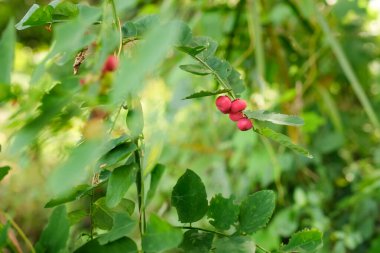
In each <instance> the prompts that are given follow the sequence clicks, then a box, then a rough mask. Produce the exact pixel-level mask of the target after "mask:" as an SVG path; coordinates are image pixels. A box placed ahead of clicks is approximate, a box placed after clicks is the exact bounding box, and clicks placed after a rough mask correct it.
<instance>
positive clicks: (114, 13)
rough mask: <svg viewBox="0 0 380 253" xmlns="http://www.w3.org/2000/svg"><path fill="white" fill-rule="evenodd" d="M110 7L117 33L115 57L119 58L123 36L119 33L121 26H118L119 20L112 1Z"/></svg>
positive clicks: (111, 0) (112, 0)
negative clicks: (117, 42) (117, 48)
mask: <svg viewBox="0 0 380 253" xmlns="http://www.w3.org/2000/svg"><path fill="white" fill-rule="evenodd" d="M110 3H111V6H112V14H113V19H114V22H115V25H116V28H117V30H118V32H119V50H118V52H117V56H120V53H121V50H122V48H123V34H122V32H121V25H120V19H119V17H118V15H117V10H116V5H115V1H114V0H110Z"/></svg>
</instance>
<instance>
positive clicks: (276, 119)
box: [244, 110, 304, 126]
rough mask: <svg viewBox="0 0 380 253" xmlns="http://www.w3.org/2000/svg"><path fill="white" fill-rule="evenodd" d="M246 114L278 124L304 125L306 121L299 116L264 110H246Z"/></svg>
mask: <svg viewBox="0 0 380 253" xmlns="http://www.w3.org/2000/svg"><path fill="white" fill-rule="evenodd" d="M244 114H245V115H247V117H248V118H250V119H257V120H261V121H269V122H272V123H274V124H278V125H288V126H302V125H303V123H304V122H303V120H302V119H301V118H299V117H297V116H293V115H286V114H280V113H271V112H266V111H264V110H258V111H244Z"/></svg>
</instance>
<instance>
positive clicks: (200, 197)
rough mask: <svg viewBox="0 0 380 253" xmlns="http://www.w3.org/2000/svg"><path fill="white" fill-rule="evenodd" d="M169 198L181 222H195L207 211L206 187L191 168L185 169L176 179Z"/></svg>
mask: <svg viewBox="0 0 380 253" xmlns="http://www.w3.org/2000/svg"><path fill="white" fill-rule="evenodd" d="M171 199H172V205H173V206H174V207H175V208H176V209H177V213H178V219H179V221H181V222H182V223H190V222H196V221H198V220H200V219H201V218H202V217H203V216H204V215H205V214H206V212H207V208H208V202H207V194H206V188H205V186H204V184H203V182H202V180H201V178H200V177H199V176H198V175H197V174H196V173H195V172H193V171H192V170H186V172H185V174H183V175H182V176H181V177H180V178H179V179H178V181H177V183H176V185H175V186H174V188H173V192H172V198H171Z"/></svg>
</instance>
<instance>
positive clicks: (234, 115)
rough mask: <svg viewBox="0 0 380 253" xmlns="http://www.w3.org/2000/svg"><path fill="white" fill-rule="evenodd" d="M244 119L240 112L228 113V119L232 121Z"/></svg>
mask: <svg viewBox="0 0 380 253" xmlns="http://www.w3.org/2000/svg"><path fill="white" fill-rule="evenodd" d="M242 118H244V115H243V113H242V112H231V113H230V119H231V120H232V121H238V120H239V119H242Z"/></svg>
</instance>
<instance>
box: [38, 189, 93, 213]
mask: <svg viewBox="0 0 380 253" xmlns="http://www.w3.org/2000/svg"><path fill="white" fill-rule="evenodd" d="M91 188H92V187H91V186H90V185H88V184H82V185H78V186H75V187H74V188H72V189H70V190H69V191H68V192H66V193H64V194H61V195H59V196H57V197H55V198H54V199H52V200H50V201H49V202H47V203H46V205H45V208H50V207H54V206H58V205H60V204H63V203H67V202H71V201H74V200H76V199H80V198H81V197H83V196H84V195H85V194H86V193H87V192H88V191H89V190H90V189H91Z"/></svg>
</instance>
